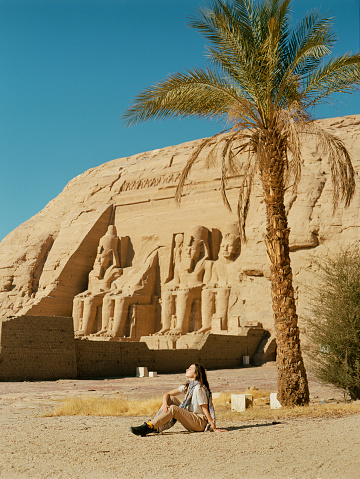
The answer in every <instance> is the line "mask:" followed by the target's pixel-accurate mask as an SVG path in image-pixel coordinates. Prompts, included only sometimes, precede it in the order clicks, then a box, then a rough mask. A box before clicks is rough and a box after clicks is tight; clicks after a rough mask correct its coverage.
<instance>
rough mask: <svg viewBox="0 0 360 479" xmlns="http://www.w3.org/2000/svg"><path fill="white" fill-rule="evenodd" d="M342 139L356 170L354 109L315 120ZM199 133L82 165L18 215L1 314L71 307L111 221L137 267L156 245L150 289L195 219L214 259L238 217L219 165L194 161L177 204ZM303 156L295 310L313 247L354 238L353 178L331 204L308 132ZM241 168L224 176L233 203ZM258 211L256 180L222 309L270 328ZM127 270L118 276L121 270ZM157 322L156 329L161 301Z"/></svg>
mask: <svg viewBox="0 0 360 479" xmlns="http://www.w3.org/2000/svg"><path fill="white" fill-rule="evenodd" d="M321 123H322V124H323V126H324V127H325V128H327V129H329V130H330V131H332V132H333V133H335V134H337V135H338V136H339V137H340V138H341V139H342V140H343V141H344V142H345V143H346V145H347V147H348V149H349V150H350V152H351V154H352V157H353V165H354V168H355V170H356V171H359V168H360V140H359V136H360V115H357V116H348V117H343V118H333V119H327V120H322V122H321ZM198 143H199V141H194V142H189V143H184V144H181V145H177V146H173V147H168V148H164V149H161V150H154V151H150V152H146V153H140V154H138V155H135V156H132V157H128V158H120V159H117V160H113V161H110V162H108V163H105V164H103V165H101V166H99V167H97V168H93V169H91V170H88V171H86V172H84V173H83V174H81V175H79V176H77V177H76V178H74V179H73V180H71V181H70V182H69V183H68V185H67V186H66V187H65V188H64V190H63V191H62V193H61V194H60V195H58V196H57V197H56V198H55V199H54V200H52V201H51V202H50V203H49V204H48V205H47V206H46V207H45V208H44V209H43V210H42V211H40V212H39V213H38V214H37V215H35V216H34V217H32V218H31V219H29V220H28V221H27V222H25V223H23V224H22V225H20V226H19V227H18V228H16V229H15V230H14V231H13V232H12V233H10V234H9V235H8V236H7V237H6V238H4V240H3V241H2V242H1V244H0V304H1V314H2V316H8V315H24V314H26V315H33V316H45V315H53V316H71V314H72V308H73V299H74V296H76V295H78V294H79V293H82V292H83V291H85V290H86V289H87V287H88V275H89V273H90V271H91V270H92V268H93V265H94V261H95V258H96V254H97V247H98V244H99V241H100V238H102V237H103V236H104V235H105V233H106V231H107V228H108V225H109V224H113V225H115V226H116V231H117V234H118V236H119V238H122V237H124V238H125V237H126V238H128V239H129V243H128V247H127V249H126V253H124V257H123V258H122V262H123V264H122V267H124V268H136V267H137V268H139V267H140V266H141V265H142V264H143V263H144V261H146V258H147V257H149V254H151V253H152V252H155V251H156V252H157V258H158V271H157V280H156V286H155V289H156V291H155V293H156V295H157V297H160V296H161V288H162V285H164V283H166V281H167V278H168V276H169V271H170V270H171V261H172V260H171V254H172V253H171V248H172V245H173V244H174V235H176V234H179V233H186V232H188V231H189V230H190V229H191V228H193V227H194V226H197V225H202V226H204V227H206V228H207V230H208V231H209V232H210V234H211V235H212V236H211V237H212V238H213V239H212V243H211V244H210V247H211V248H212V251H211V260H212V261H216V259H217V257H218V245H217V246H216V245H215V243H216V241H215V238H217V237H219V235H220V237H221V234H222V231H223V230H224V228H225V225H226V224H228V223H229V222H230V221H233V220H234V219H236V218H235V216H234V215H232V214H231V213H229V212H228V211H227V210H226V208H225V206H224V205H223V203H222V200H221V197H220V193H219V170H218V169H217V168H216V167H214V168H210V169H206V168H205V167H204V165H203V164H202V163H198V164H197V165H195V167H194V169H193V172H192V173H191V176H190V179H189V182H188V186H187V187H186V188H185V190H184V197H183V199H182V203H181V207H180V208H178V207H177V206H176V205H175V202H174V193H175V188H176V185H177V181H178V179H179V175H180V172H181V170H182V168H183V166H184V164H185V162H186V161H187V159H188V158H189V155H190V154H191V152H192V151H193V150H194V148H195V147H196V146H197V145H198ZM303 156H304V165H303V170H302V179H301V183H300V186H299V190H298V193H297V194H296V195H293V194H291V193H289V195H288V197H287V208H288V213H289V226H290V228H291V237H290V239H291V249H292V256H291V259H292V266H293V270H294V283H295V288H296V292H297V293H299V294H298V307H299V313H300V316H301V314H302V312H303V311H304V308H306V303H307V297H306V294H304V293H305V291H306V288H307V287H308V286H309V285H310V284H311V283H312V282H314V281H316V274H315V273H316V271H315V267H314V263H313V259H314V257H315V256H318V255H324V254H327V252H329V251H332V250H333V249H335V248H338V247H339V245H346V244H348V243H351V242H353V241H355V240H357V239H358V238H359V231H360V219H359V206H360V188H359V178H358V176H357V177H356V182H357V190H356V194H355V197H354V199H353V201H352V203H351V205H350V207H349V208H346V209H345V208H344V207H343V205H341V204H340V205H339V208H338V209H337V211H336V212H335V214H334V215H333V213H332V190H331V181H330V175H329V167H328V165H327V162H326V158H323V157H322V156H321V153H320V152H318V151H317V150H316V148H315V146H314V144H313V143H311V141H309V143H307V144H306V145H304V148H303ZM238 184H239V177H233V178H231V180H230V181H229V184H228V189H227V192H228V195H229V199H230V203H231V204H232V205H233V207H234V211H236V201H237V194H238V188H237V185H238ZM264 225H265V211H264V205H263V202H262V195H261V188H260V185H259V183H256V185H255V187H254V189H253V193H252V201H251V208H250V212H249V216H248V223H247V236H248V241H247V243H245V244H242V246H241V253H240V255H239V256H238V258H237V259H236V260H235V261H234V266H235V267H234V268H233V270H232V285H231V295H230V299H229V316H232V317H238V318H240V319H241V324H245V323H249V322H250V323H251V322H255V323H256V322H258V321H259V322H262V323H263V325H264V327H266V328H268V329H271V328H272V311H271V300H270V285H269V280H268V275H269V268H268V263H267V258H266V252H265V246H264V242H263V234H264V229H265V228H264ZM125 277H126V276H124V278H125ZM154 308H155V309H156V311H157V312H156V322H155V326H154V328H155V330H157V329H160V327H161V324H160V316H161V313H160V309H161V301H160V302H158V303H157V305H154Z"/></svg>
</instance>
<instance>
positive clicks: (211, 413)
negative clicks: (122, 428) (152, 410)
mask: <svg viewBox="0 0 360 479" xmlns="http://www.w3.org/2000/svg"><path fill="white" fill-rule="evenodd" d="M185 376H186V378H187V379H188V381H187V383H186V384H185V385H182V386H180V387H178V388H177V389H173V390H172V391H169V392H167V393H165V394H164V395H163V404H162V406H161V408H160V410H159V412H158V413H157V415H156V416H155V418H154V419H153V420H152V421H149V422H145V423H144V424H143V425H142V426H138V427H131V428H130V431H131V432H132V433H133V434H135V435H137V436H146V435H147V434H149V433H151V432H155V433H157V432H162V431H164V430H165V429H169V428H170V427H172V426H173V425H174V424H175V423H176V421H179V422H180V423H181V424H182V425H183V426H184V427H185V428H186V429H187V430H188V431H197V432H199V431H206V430H213V431H215V432H219V431H220V429H216V425H215V410H214V406H213V403H212V398H211V391H210V387H209V383H208V380H207V377H206V371H205V368H204V367H203V366H202V365H201V364H197V363H196V364H192V365H191V366H190V367H189V368H188V369H187V370H186V373H185ZM181 393H185V398H184V400H183V402H182V403H180V401H179V400H178V399H177V398H176V397H175V396H178V395H179V394H181Z"/></svg>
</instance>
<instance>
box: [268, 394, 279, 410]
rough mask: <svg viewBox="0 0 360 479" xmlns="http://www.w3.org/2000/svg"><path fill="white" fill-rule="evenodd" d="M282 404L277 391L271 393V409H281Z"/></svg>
mask: <svg viewBox="0 0 360 479" xmlns="http://www.w3.org/2000/svg"><path fill="white" fill-rule="evenodd" d="M281 407H282V406H281V404H280V403H279V401H278V398H277V393H270V409H279V408H281Z"/></svg>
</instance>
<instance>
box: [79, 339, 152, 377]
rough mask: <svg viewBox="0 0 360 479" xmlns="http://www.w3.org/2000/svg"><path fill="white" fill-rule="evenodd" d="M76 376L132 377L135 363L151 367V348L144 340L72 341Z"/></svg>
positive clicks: (150, 368)
mask: <svg viewBox="0 0 360 479" xmlns="http://www.w3.org/2000/svg"><path fill="white" fill-rule="evenodd" d="M74 342H75V348H76V363H77V374H78V377H79V378H83V379H86V378H96V377H118V376H135V372H136V366H147V367H148V368H149V370H151V371H153V370H154V359H153V355H152V351H151V350H149V349H148V347H147V345H146V344H145V343H140V342H135V341H129V342H126V341H125V342H118V341H114V342H111V341H88V340H79V339H76V340H74Z"/></svg>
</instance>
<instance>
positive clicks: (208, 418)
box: [200, 404, 218, 432]
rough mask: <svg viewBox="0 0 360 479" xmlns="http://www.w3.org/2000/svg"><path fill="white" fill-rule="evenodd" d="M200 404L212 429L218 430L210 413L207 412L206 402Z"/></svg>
mask: <svg viewBox="0 0 360 479" xmlns="http://www.w3.org/2000/svg"><path fill="white" fill-rule="evenodd" d="M200 406H201V409H202V410H203V413H204V415H205V417H206V419H207V420H208V423H209V424H210V426H211V427H212V429H213V431H215V432H217V431H218V430H217V429H216V425H215V422H214V421H213V418H212V417H211V414H210V412H209V406H208V405H207V404H200Z"/></svg>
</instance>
